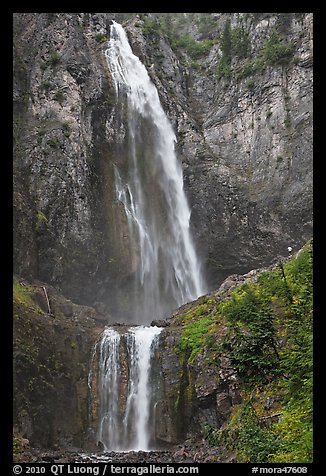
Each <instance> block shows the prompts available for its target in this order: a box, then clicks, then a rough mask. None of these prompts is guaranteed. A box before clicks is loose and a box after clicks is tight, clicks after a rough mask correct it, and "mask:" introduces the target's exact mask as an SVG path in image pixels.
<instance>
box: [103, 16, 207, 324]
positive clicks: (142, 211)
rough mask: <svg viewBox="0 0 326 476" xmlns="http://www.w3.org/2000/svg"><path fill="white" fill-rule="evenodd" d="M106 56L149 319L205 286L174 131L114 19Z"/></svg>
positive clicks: (139, 313) (139, 295)
mask: <svg viewBox="0 0 326 476" xmlns="http://www.w3.org/2000/svg"><path fill="white" fill-rule="evenodd" d="M106 57H107V62H108V66H109V68H110V70H111V73H112V78H113V82H114V87H115V90H116V94H117V107H118V108H120V114H117V116H119V117H120V118H121V117H122V118H123V119H122V120H124V121H125V122H124V128H125V129H126V131H127V133H126V135H127V140H126V148H127V151H126V153H125V154H126V156H127V159H126V162H127V163H126V164H125V165H124V166H116V167H115V187H116V196H117V199H118V200H119V201H120V202H121V203H122V204H123V206H124V210H125V213H126V216H127V221H128V230H129V235H130V241H131V243H132V244H133V246H131V247H132V250H131V251H132V254H133V262H134V263H136V272H135V279H134V289H133V312H134V321H133V322H136V323H138V324H148V323H150V322H151V321H152V320H153V319H159V318H162V317H166V316H167V315H168V314H169V313H170V312H171V311H172V310H173V309H174V308H177V307H179V306H180V305H182V304H184V303H185V302H188V301H192V300H194V299H196V298H197V297H199V296H200V295H202V294H204V292H205V289H204V287H205V285H204V281H203V277H202V274H201V269H200V264H199V261H198V258H197V255H196V252H195V248H194V244H193V241H192V238H191V233H190V209H189V205H188V202H187V199H186V196H185V193H184V189H183V174H182V168H181V164H180V162H179V161H178V159H177V157H176V153H175V142H176V136H175V133H174V131H173V128H172V125H171V123H170V121H169V119H168V118H167V116H166V114H165V112H164V110H163V108H162V106H161V103H160V99H159V96H158V92H157V89H156V87H155V85H154V84H153V83H152V81H151V79H150V77H149V75H148V73H147V70H146V68H145V66H144V65H143V64H142V63H141V61H140V60H139V58H138V57H137V56H135V55H134V53H133V52H132V49H131V47H130V45H129V42H128V39H127V35H126V33H125V31H124V29H123V27H122V26H121V25H120V24H118V23H116V22H115V21H113V24H112V25H111V38H110V41H109V45H108V49H107V50H106ZM120 120H121V119H120ZM130 299H131V297H130Z"/></svg>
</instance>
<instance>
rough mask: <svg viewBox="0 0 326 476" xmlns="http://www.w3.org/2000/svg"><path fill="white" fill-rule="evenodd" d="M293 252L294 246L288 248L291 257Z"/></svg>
mask: <svg viewBox="0 0 326 476" xmlns="http://www.w3.org/2000/svg"><path fill="white" fill-rule="evenodd" d="M292 250H293V248H292V246H288V252H289V256H291V255H292Z"/></svg>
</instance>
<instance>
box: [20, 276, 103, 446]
mask: <svg viewBox="0 0 326 476" xmlns="http://www.w3.org/2000/svg"><path fill="white" fill-rule="evenodd" d="M43 288H45V289H46V291H47V295H48V298H49V301H50V307H51V313H49V312H48V310H47V308H45V309H44V306H43V304H42V303H41V304H40V303H39V301H38V299H35V296H39V295H42V293H43ZM64 304H66V305H70V306H71V308H72V314H71V313H69V315H68V316H67V312H64V309H62V308H61V307H60V305H61V306H63V305H64ZM13 311H14V316H13V317H14V327H13V328H14V422H13V423H14V428H15V429H16V430H17V431H18V432H19V433H20V434H21V435H22V436H23V437H24V438H27V439H28V440H29V441H30V443H31V445H37V446H41V447H48V448H49V447H53V446H55V445H70V446H79V447H80V446H82V445H83V443H84V441H85V438H86V433H87V428H88V393H87V378H88V372H89V361H90V355H91V350H92V346H93V343H94V341H95V339H96V337H97V335H98V334H99V333H100V332H101V330H102V328H103V325H100V324H99V323H97V321H96V320H95V319H96V312H95V310H94V309H92V308H87V307H83V306H78V305H75V304H73V303H71V302H69V301H67V300H66V299H65V298H64V297H63V296H62V295H60V294H59V293H58V292H57V291H55V289H54V288H52V287H51V286H48V285H46V284H45V283H40V282H33V284H31V283H28V282H27V281H26V280H22V279H19V278H18V277H15V278H14V288H13Z"/></svg>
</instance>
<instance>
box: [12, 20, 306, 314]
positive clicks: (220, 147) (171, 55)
mask: <svg viewBox="0 0 326 476" xmlns="http://www.w3.org/2000/svg"><path fill="white" fill-rule="evenodd" d="M160 15H161V16H160ZM166 15H168V14H166ZM120 17H121V18H120ZM112 18H117V19H118V21H119V20H120V21H123V23H124V25H125V28H126V29H127V32H128V35H129V38H130V42H131V44H132V47H133V49H134V51H135V53H136V54H137V55H139V56H140V58H141V60H142V61H143V63H144V64H145V65H146V66H147V67H148V70H149V73H150V75H151V78H152V80H153V81H154V83H155V85H156V87H157V89H158V91H159V94H160V98H161V101H162V104H163V106H164V108H165V110H166V112H167V113H168V115H169V117H170V119H171V121H172V123H173V125H174V128H175V130H176V133H177V138H178V143H177V150H178V154H179V157H180V160H182V162H183V165H184V180H185V188H186V192H187V195H188V198H189V201H190V205H191V209H192V227H193V231H194V236H195V241H196V246H197V249H198V252H199V254H200V255H201V257H202V259H203V261H204V265H205V270H206V274H207V277H208V282H209V287H210V288H213V287H216V286H217V284H218V283H219V282H221V280H222V279H223V278H225V277H226V276H227V275H229V274H231V273H234V272H245V271H248V270H249V269H251V268H253V267H257V266H261V265H263V264H267V263H269V262H270V261H271V260H272V258H273V257H274V256H276V255H277V254H282V253H283V252H284V250H286V247H287V246H288V245H291V246H293V247H294V248H296V247H299V246H300V245H301V244H303V242H304V241H305V240H306V239H307V238H308V237H309V236H310V234H311V230H312V224H311V223H312V210H311V197H312V133H311V128H312V14H231V15H228V14H178V15H177V16H175V17H173V18H169V17H166V16H165V17H164V15H163V14H139V15H137V16H136V15H134V14H120V16H119V14H116V15H115V14H105V13H101V14H87V13H84V14H82V13H81V14H76V13H74V14H67V13H61V14H55V13H51V14H50V13H47V14H46V13H44V14H33V13H19V14H16V15H15V18H14V19H15V21H14V29H15V41H14V52H15V54H14V59H15V64H14V113H15V116H14V136H15V168H14V178H15V192H14V232H15V237H16V238H15V249H14V251H15V253H14V262H15V270H16V271H17V272H18V273H20V274H22V275H24V276H34V277H39V278H40V279H43V280H44V281H47V282H49V283H52V284H54V285H56V286H59V287H60V288H61V289H62V290H63V291H64V293H65V294H66V295H67V296H69V297H71V298H72V299H75V300H77V301H78V302H80V303H88V304H90V303H91V304H94V303H99V302H101V303H102V304H101V305H102V306H106V308H107V311H109V312H110V313H111V314H113V315H114V316H117V315H118V314H119V313H120V314H122V315H123V314H126V312H127V310H128V309H127V308H128V305H127V303H126V302H125V301H126V294H127V290H128V276H130V273H132V272H133V265H132V263H131V262H130V256H129V254H128V251H127V250H128V240H129V238H128V231H127V225H126V218H125V216H124V212H123V210H122V209H121V207H120V206H119V204H118V203H117V202H116V200H115V193H114V186H113V182H114V179H113V164H114V163H117V162H119V163H121V162H123V144H124V137H125V132H124V131H123V130H120V129H119V130H118V129H116V127H115V124H116V121H115V114H116V110H115V107H114V104H115V98H114V91H113V88H112V82H111V76H110V71H109V70H108V67H107V65H106V60H105V56H104V50H105V48H106V43H105V41H106V39H107V38H108V37H109V25H110V21H111V19H112ZM167 25H170V26H169V28H168V27H167ZM22 236H24V244H22V242H21V240H20V239H19V238H20V237H22ZM103 303H104V304H103Z"/></svg>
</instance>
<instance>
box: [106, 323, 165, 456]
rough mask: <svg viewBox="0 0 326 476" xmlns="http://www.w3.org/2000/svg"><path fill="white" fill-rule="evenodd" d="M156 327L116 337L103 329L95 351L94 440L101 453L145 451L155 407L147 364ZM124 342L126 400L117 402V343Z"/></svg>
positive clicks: (149, 361) (117, 334)
mask: <svg viewBox="0 0 326 476" xmlns="http://www.w3.org/2000/svg"><path fill="white" fill-rule="evenodd" d="M161 330H162V329H161V328H159V327H143V326H139V327H135V328H131V329H129V331H128V332H127V333H126V334H124V335H120V334H119V333H118V332H116V331H115V330H113V329H110V328H108V329H105V331H104V333H103V336H102V340H101V343H100V348H99V349H100V350H99V395H100V409H99V412H100V419H99V422H100V423H99V430H98V441H101V443H102V444H103V446H104V449H105V450H113V451H125V450H148V449H150V448H149V445H150V439H151V434H152V431H151V430H153V428H152V426H151V422H150V412H151V409H152V408H153V407H154V405H155V401H153V392H152V389H151V385H150V379H151V363H152V359H153V356H154V353H155V349H156V348H157V344H158V335H159V334H160V332H161ZM122 341H124V343H122V344H124V348H125V350H126V353H127V360H128V366H129V369H128V370H129V379H128V389H127V395H126V401H125V403H124V404H123V403H122V401H121V393H120V389H121V385H122V384H123V382H122V377H121V375H122V374H121V361H120V360H121V358H126V357H123V356H122V355H121V353H120V344H121V342H122Z"/></svg>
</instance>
